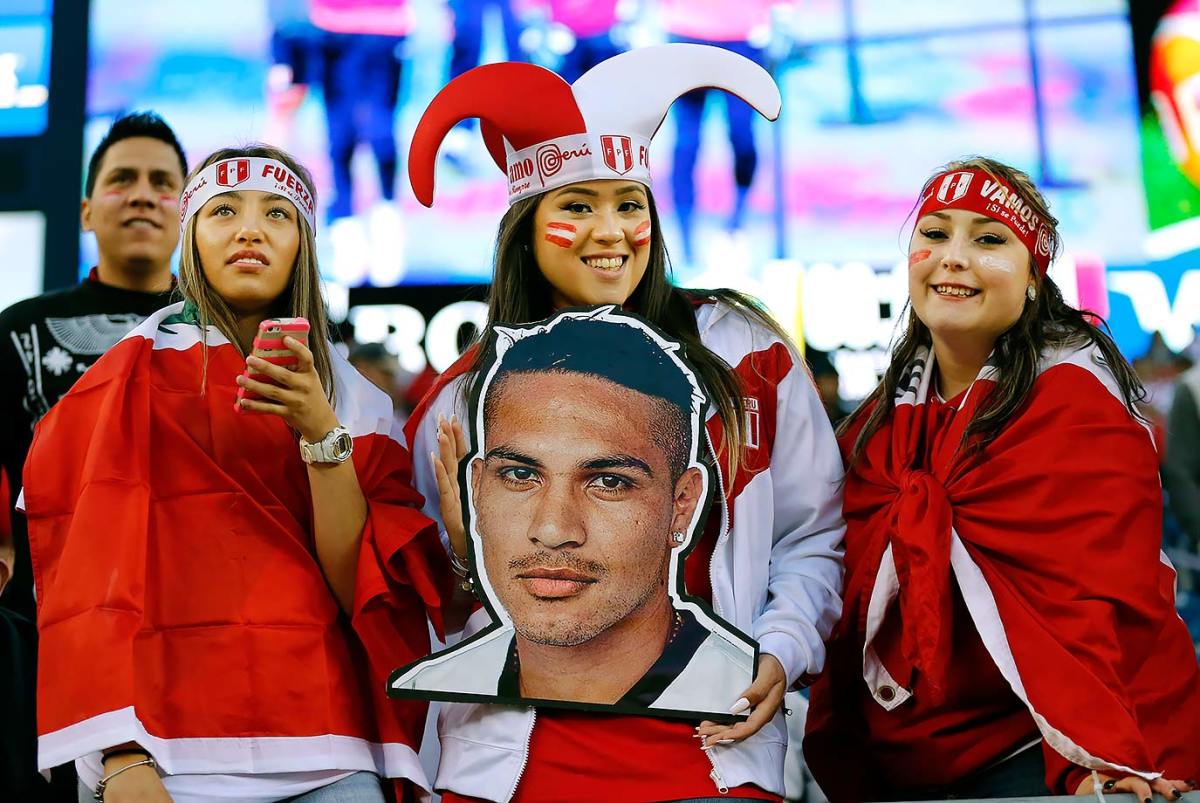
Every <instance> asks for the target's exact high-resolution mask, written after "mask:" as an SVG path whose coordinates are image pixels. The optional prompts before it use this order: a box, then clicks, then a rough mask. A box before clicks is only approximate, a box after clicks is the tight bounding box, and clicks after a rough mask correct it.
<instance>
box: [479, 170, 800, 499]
mask: <svg viewBox="0 0 1200 803" xmlns="http://www.w3.org/2000/svg"><path fill="white" fill-rule="evenodd" d="M646 196H647V199H648V202H649V211H650V226H651V229H650V230H651V232H652V235H651V241H650V258H649V261H648V264H647V266H646V273H645V275H644V276H643V277H642V280H641V282H639V283H638V286H637V288H636V289H635V290H634V291H633V295H631V296H630V297H629V300H628V301H626V303H625V306H626V308H628V309H630V310H631V311H633V312H636V313H637V314H638V315H640V316H642V317H643V318H645V319H646V320H648V321H650V323H652V324H654V325H655V326H657V327H658V328H659V329H661V330H663V331H664V332H666V333H667V334H668V335H669V336H670V337H672V338H674V339H675V340H678V341H679V342H680V343H682V344H683V346H684V349H685V353H686V355H687V359H688V361H689V362H690V363H691V364H692V366H693V367H694V368H695V369H696V373H697V374H698V375H699V379H700V382H701V383H702V385H703V387H704V388H705V389H706V391H707V392H708V394H709V396H710V397H711V401H712V404H713V406H714V407H716V410H717V414H718V415H720V416H721V423H722V425H723V428H724V431H725V439H724V441H725V443H724V446H722V447H721V453H720V454H718V455H716V457H717V459H718V460H720V461H722V463H723V465H724V466H725V468H726V469H727V472H728V476H730V477H732V476H733V474H734V473H735V472H736V471H737V467H738V465H739V464H740V462H741V458H742V454H743V450H744V449H745V444H746V439H747V432H746V408H745V402H744V401H743V389H742V383H741V380H740V379H739V378H738V376H737V374H736V373H734V370H733V368H731V367H730V365H729V363H727V362H725V361H724V360H723V359H721V358H720V357H719V356H717V355H716V354H714V353H713V352H712V351H711V350H709V349H708V348H707V347H706V346H705V345H704V344H703V343H702V342H701V341H700V331H699V329H698V328H697V326H696V313H695V305H694V303H693V302H694V301H696V300H711V301H719V302H722V303H725V304H728V305H729V306H731V307H732V308H733V309H734V310H736V311H737V312H738V313H740V314H741V315H743V316H745V317H746V318H748V319H750V320H751V321H753V322H756V323H759V324H761V325H763V326H765V327H767V328H768V329H769V330H771V331H772V332H773V333H774V334H775V335H776V336H777V337H779V338H780V339H781V340H783V341H784V342H785V343H787V344H788V345H789V346H790V347H791V348H792V351H793V353H795V351H796V350H795V347H794V345H793V344H792V342H791V338H790V337H788V334H787V333H786V332H785V331H783V329H782V328H780V326H779V324H777V323H776V322H775V321H774V320H772V318H771V317H770V315H768V314H767V313H766V312H765V311H764V310H763V308H762V306H761V305H760V304H759V302H757V301H756V300H754V299H753V298H751V297H749V296H747V295H745V294H743V293H739V292H737V291H736V290H729V289H717V290H685V289H682V288H678V287H675V286H674V285H673V284H672V283H671V277H670V273H671V268H670V264H671V263H670V257H669V256H668V254H667V246H666V243H665V242H664V241H663V238H662V236H661V235H660V234H659V232H660V231H662V227H661V226H660V225H659V219H658V209H657V207H656V206H655V203H654V196H653V195H652V194H651V193H650V191H649V190H647V192H646ZM543 197H544V196H542V195H536V196H534V197H532V198H524V199H522V200H520V201H517V202H516V203H515V204H513V205H512V206H511V207H509V209H508V211H507V212H506V213H505V215H504V217H503V219H501V221H500V230H499V232H498V233H497V235H496V251H495V258H494V268H493V274H492V286H491V291H490V292H489V294H488V320H487V326H486V327H485V328H484V329H483V330H482V332H481V335H482V334H486V332H487V330H488V327H491V326H492V325H493V324H497V323H500V324H523V323H532V322H533V321H540V320H542V319H543V318H548V317H550V316H551V315H553V314H554V305H553V303H552V301H551V292H552V290H553V288H552V287H551V285H550V282H549V281H547V280H546V277H545V276H544V275H543V274H542V271H541V269H540V268H539V267H538V264H537V260H536V259H535V258H534V254H533V218H534V212H535V211H536V209H537V206H538V204H539V203H540V202H541V200H542V198H543ZM483 358H484V354H483V350H482V349H481V350H480V352H479V355H478V357H477V359H476V361H475V364H474V365H473V366H472V368H471V371H470V374H471V375H472V376H473V375H474V374H475V373H476V372H477V371H478V370H479V368H480V367H481V363H482V360H483ZM797 359H799V358H798V357H797ZM470 384H471V380H470V377H468V381H467V382H466V383H464V385H463V387H464V388H465V387H469V386H470ZM714 446H716V445H715V444H714Z"/></svg>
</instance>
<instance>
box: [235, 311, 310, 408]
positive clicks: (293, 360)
mask: <svg viewBox="0 0 1200 803" xmlns="http://www.w3.org/2000/svg"><path fill="white" fill-rule="evenodd" d="M308 329H309V326H308V320H307V319H305V318H268V319H266V320H265V321H263V322H262V323H260V324H259V325H258V334H257V335H255V337H254V348H253V350H252V351H251V354H253V355H254V356H255V357H258V358H259V359H263V360H266V361H267V362H269V363H274V364H275V365H282V366H283V367H285V368H288V369H290V370H295V367H296V364H297V362H298V359H297V357H296V354H295V353H294V352H293V351H292V350H291V349H289V348H288V347H287V346H285V345H284V344H283V339H284V338H285V337H292V338H295V339H296V340H299V341H300V342H301V343H303V344H304V345H305V346H307V345H308ZM242 375H243V376H245V377H248V378H250V379H253V380H255V381H256V382H268V383H270V384H276V383H275V381H274V380H273V379H271V378H270V377H268V376H264V375H263V374H256V373H253V372H252V371H251V370H250V367H249V366H246V370H245V371H244V372H243V373H242ZM261 398H262V397H261V396H260V395H259V394H257V393H255V392H254V391H252V390H247V389H246V388H244V387H241V386H239V387H238V392H237V400H238V401H241V400H242V399H261ZM234 407H235V408H236V409H237V410H238V411H239V412H240V411H241V409H242V407H241V405H239V404H237V403H236V402H235V404H234Z"/></svg>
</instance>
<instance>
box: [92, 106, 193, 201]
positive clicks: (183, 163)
mask: <svg viewBox="0 0 1200 803" xmlns="http://www.w3.org/2000/svg"><path fill="white" fill-rule="evenodd" d="M132 137H149V138H150V139H157V140H159V141H160V142H165V143H166V144H168V145H170V146H171V148H172V149H173V150H174V151H175V154H176V155H177V156H178V157H179V175H180V177H181V178H182V177H184V176H186V175H187V174H188V168H187V156H185V155H184V153H183V146H182V145H180V144H179V139H178V138H177V137H176V136H175V132H174V131H173V130H172V129H171V126H169V125H167V123H166V121H165V120H163V118H161V117H159V116H158V115H157V114H155V113H154V112H133V113H132V114H127V115H125V116H124V117H118V118H117V119H116V120H115V121H114V122H113V124H112V127H111V128H109V129H108V133H107V134H105V135H104V139H102V140H100V144H99V145H97V146H96V150H94V151H92V157H91V159H89V160H88V168H87V180H86V182H85V183H84V195H85V196H86V197H88V198H91V197H92V191H93V190H95V189H96V179H97V173H98V172H99V170H100V163H101V162H102V161H104V154H106V153H108V149H109V148H111V147H112V146H113V145H115V144H117V143H118V142H120V141H121V140H123V139H130V138H132ZM180 189H181V190H182V189H183V187H180Z"/></svg>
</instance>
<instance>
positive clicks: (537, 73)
mask: <svg viewBox="0 0 1200 803" xmlns="http://www.w3.org/2000/svg"><path fill="white" fill-rule="evenodd" d="M704 88H713V89H723V90H725V91H726V92H729V93H731V94H734V95H737V96H738V97H740V98H742V99H743V100H745V101H746V102H747V103H749V104H750V105H751V106H753V107H754V108H755V109H756V110H757V111H758V112H759V114H761V115H763V116H764V117H766V118H767V119H768V120H774V119H775V118H777V117H778V116H779V106H780V102H781V101H780V97H779V87H777V86H776V85H775V81H774V80H773V79H772V78H771V76H770V75H769V74H768V73H767V71H766V70H764V69H763V68H762V67H760V66H758V65H757V64H755V63H754V62H753V61H751V60H750V59H748V58H746V57H744V56H740V55H738V54H737V53H734V52H732V51H729V50H725V49H723V48H719V47H712V46H709V45H692V44H671V45H658V46H656V47H646V48H641V49H638V50H630V51H628V52H626V53H621V54H619V55H616V56H613V57H612V58H610V59H607V60H605V61H603V62H601V63H600V64H597V65H596V66H595V67H593V68H592V69H590V70H588V71H587V72H586V73H584V74H583V75H582V76H581V77H580V78H579V80H578V81H576V82H575V83H574V84H568V83H567V82H566V81H564V80H563V79H562V78H561V77H560V76H559V75H558V74H556V73H554V72H551V71H550V70H547V69H545V68H544V67H538V66H535V65H533V64H522V63H518V62H503V63H500V64H486V65H484V66H482V67H476V68H475V69H473V70H469V71H467V72H465V73H463V74H462V75H460V76H459V77H458V78H455V79H454V80H453V81H451V82H450V83H449V84H447V85H446V86H445V87H443V88H442V91H441V92H439V93H438V94H437V95H436V96H435V97H434V99H433V101H432V102H431V103H430V104H429V108H428V109H426V110H425V114H424V115H422V117H421V121H420V123H418V124H417V130H416V133H415V134H414V135H413V141H412V146H411V148H410V149H409V153H408V177H409V180H410V181H411V182H412V187H413V192H414V193H415V194H416V196H417V200H418V201H420V202H421V203H423V204H425V206H432V205H433V180H434V163H435V160H436V158H437V152H438V149H439V148H440V147H441V145H442V140H443V139H444V138H445V136H446V134H447V133H448V132H449V131H450V129H451V128H453V127H454V126H455V125H456V124H457V123H458V122H459V121H461V120H466V119H468V118H470V117H478V118H479V119H480V121H481V124H480V131H481V132H482V133H483V141H484V143H485V144H486V145H487V148H488V151H489V152H490V153H491V155H492V159H493V160H495V162H496V164H497V165H498V166H499V167H500V169H501V170H504V171H505V173H506V174H507V175H508V202H509V203H510V204H512V203H514V202H515V201H518V200H520V199H521V198H527V197H529V196H531V195H537V194H538V193H542V192H545V191H546V190H551V189H554V188H556V187H562V186H565V185H567V184H574V183H575V182H577V181H590V180H592V179H602V178H610V179H616V178H626V179H630V180H632V181H637V182H639V183H641V184H645V185H646V186H647V187H649V186H650V140H651V138H652V137H653V136H654V134H655V132H657V131H658V127H659V126H660V125H662V121H663V118H665V117H666V116H667V109H669V108H670V107H671V104H672V103H674V102H675V100H676V98H678V97H679V96H680V95H683V94H685V93H687V92H690V91H692V90H693V89H704Z"/></svg>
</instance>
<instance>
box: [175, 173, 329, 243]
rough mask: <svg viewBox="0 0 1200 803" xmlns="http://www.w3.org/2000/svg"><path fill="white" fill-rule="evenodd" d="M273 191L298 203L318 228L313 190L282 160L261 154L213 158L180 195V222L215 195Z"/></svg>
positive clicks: (193, 213) (312, 225)
mask: <svg viewBox="0 0 1200 803" xmlns="http://www.w3.org/2000/svg"><path fill="white" fill-rule="evenodd" d="M248 191H257V192H273V193H275V194H276V195H282V196H283V197H284V198H287V199H288V200H289V201H291V202H292V203H293V204H295V206H296V210H297V211H299V212H300V214H301V215H302V216H303V217H304V219H305V220H307V221H308V227H309V228H310V229H312V230H313V231H316V230H317V208H316V202H315V201H314V200H313V194H312V190H311V189H310V188H309V187H308V185H307V184H305V183H304V182H303V181H301V180H300V177H299V176H297V175H296V174H295V173H293V172H292V170H291V169H290V168H289V167H288V166H287V165H285V164H284V163H283V162H278V161H276V160H274V159H264V158H262V157H259V156H248V157H236V158H233V159H223V160H222V161H220V162H213V163H212V164H210V165H209V166H208V167H206V168H204V169H203V170H201V171H200V172H199V173H197V174H196V176H195V177H194V178H193V179H192V180H191V181H190V182H188V185H187V187H186V188H184V190H183V194H182V195H180V196H179V226H180V228H183V227H184V226H186V225H187V222H188V219H189V218H191V217H192V216H193V215H195V214H196V213H197V212H199V211H200V209H201V208H203V206H204V205H205V204H206V203H208V202H209V201H210V200H212V199H213V198H214V197H216V196H218V195H221V194H222V193H226V192H248Z"/></svg>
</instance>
